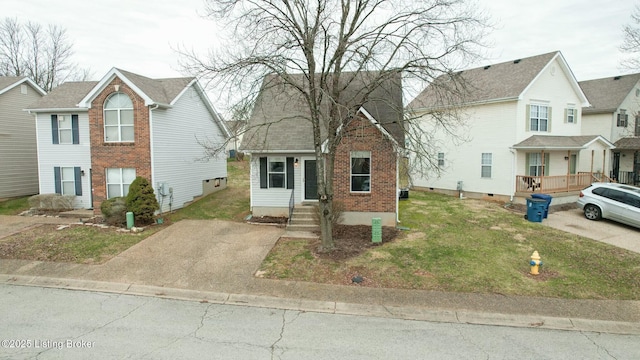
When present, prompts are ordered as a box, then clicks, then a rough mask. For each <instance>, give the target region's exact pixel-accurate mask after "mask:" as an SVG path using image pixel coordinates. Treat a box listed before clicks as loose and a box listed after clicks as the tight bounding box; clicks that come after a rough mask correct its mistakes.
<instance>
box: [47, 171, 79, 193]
mask: <svg viewBox="0 0 640 360" xmlns="http://www.w3.org/2000/svg"><path fill="white" fill-rule="evenodd" d="M64 169H72V173H73V180H63V177H62V174H63V173H64ZM81 176H82V170H81V168H80V167H79V166H54V167H53V181H54V188H55V193H56V194H60V195H75V196H82V178H81ZM69 182H73V194H65V193H64V183H69Z"/></svg>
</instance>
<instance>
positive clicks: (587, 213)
mask: <svg viewBox="0 0 640 360" xmlns="http://www.w3.org/2000/svg"><path fill="white" fill-rule="evenodd" d="M584 217H586V218H587V219H589V220H600V219H602V211H600V208H599V207H597V206H595V205H593V204H588V205H585V206H584Z"/></svg>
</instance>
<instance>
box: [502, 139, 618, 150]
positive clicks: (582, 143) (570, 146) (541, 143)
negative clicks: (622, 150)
mask: <svg viewBox="0 0 640 360" xmlns="http://www.w3.org/2000/svg"><path fill="white" fill-rule="evenodd" d="M595 141H601V142H603V143H604V144H605V145H607V146H608V147H609V148H614V147H615V146H614V145H613V144H612V143H611V142H609V141H608V140H607V139H605V138H604V137H602V136H600V135H587V136H547V135H532V136H530V137H528V138H527V139H525V140H523V141H521V142H519V143H518V144H515V145H513V148H514V149H522V150H524V149H531V150H547V149H548V150H560V149H563V150H580V149H585V148H586V147H588V146H589V145H591V144H592V143H593V142H595Z"/></svg>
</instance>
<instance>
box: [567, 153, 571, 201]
mask: <svg viewBox="0 0 640 360" xmlns="http://www.w3.org/2000/svg"><path fill="white" fill-rule="evenodd" d="M570 178H571V150H567V192H569V181H570Z"/></svg>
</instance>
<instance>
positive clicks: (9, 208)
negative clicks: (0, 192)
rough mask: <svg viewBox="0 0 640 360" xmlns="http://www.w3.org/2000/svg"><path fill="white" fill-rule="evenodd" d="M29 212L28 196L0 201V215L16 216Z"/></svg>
mask: <svg viewBox="0 0 640 360" xmlns="http://www.w3.org/2000/svg"><path fill="white" fill-rule="evenodd" d="M25 210H29V196H25V197H19V198H13V199H7V200H3V201H0V215H18V214H20V213H21V212H23V211H25Z"/></svg>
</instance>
